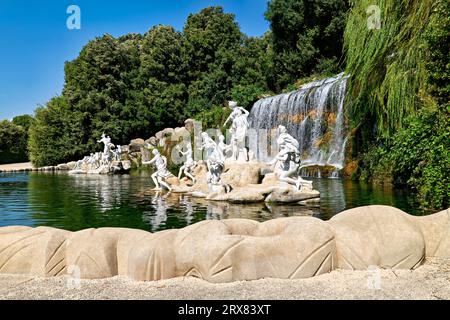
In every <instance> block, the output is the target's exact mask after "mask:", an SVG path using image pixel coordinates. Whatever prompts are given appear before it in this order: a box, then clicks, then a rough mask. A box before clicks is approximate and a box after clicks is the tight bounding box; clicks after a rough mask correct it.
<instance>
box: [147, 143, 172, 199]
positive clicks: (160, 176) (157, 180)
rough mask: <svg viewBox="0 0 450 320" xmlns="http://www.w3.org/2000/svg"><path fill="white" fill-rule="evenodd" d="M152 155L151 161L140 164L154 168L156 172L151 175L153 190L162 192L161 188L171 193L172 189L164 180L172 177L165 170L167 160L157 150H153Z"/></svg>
mask: <svg viewBox="0 0 450 320" xmlns="http://www.w3.org/2000/svg"><path fill="white" fill-rule="evenodd" d="M152 154H153V159H152V160H150V161H147V162H142V164H143V165H153V166H155V167H156V172H155V173H153V174H152V180H153V183H154V184H155V186H156V187H155V188H154V189H153V190H158V191H159V190H162V188H161V186H163V187H166V188H167V189H168V190H169V191H172V188H171V187H170V185H169V184H168V183H167V182H166V179H167V178H168V177H170V176H171V175H172V174H171V173H170V172H169V170H167V158H166V157H164V156H162V155H161V154H160V153H159V151H158V149H153V151H152Z"/></svg>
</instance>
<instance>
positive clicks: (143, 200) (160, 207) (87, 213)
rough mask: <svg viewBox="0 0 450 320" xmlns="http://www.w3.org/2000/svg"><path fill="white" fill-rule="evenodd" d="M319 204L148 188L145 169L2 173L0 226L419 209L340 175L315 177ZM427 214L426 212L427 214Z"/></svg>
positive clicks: (134, 224) (73, 226)
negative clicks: (225, 199)
mask: <svg viewBox="0 0 450 320" xmlns="http://www.w3.org/2000/svg"><path fill="white" fill-rule="evenodd" d="M314 187H315V188H316V189H318V190H319V191H320V192H321V195H322V198H321V202H320V205H317V206H314V207H305V206H301V205H283V206H268V205H266V204H264V203H260V204H252V205H233V204H229V203H222V202H210V201H206V200H201V199H193V198H190V197H189V196H186V195H177V194H171V195H167V193H162V194H156V193H155V192H153V191H150V189H151V188H152V184H151V182H150V177H149V173H139V172H135V173H132V174H131V175H123V176H100V175H90V176H86V175H78V176H70V175H68V174H63V173H59V174H58V173H55V174H53V173H29V174H28V173H20V174H0V226H11V225H26V226H51V227H56V228H62V229H66V230H73V231H75V230H81V229H85V228H98V227H124V228H138V229H143V230H148V231H158V230H164V229H171V228H181V227H184V226H186V225H190V224H193V223H196V222H198V221H202V220H205V219H228V218H247V219H253V220H257V221H266V220H270V219H275V218H279V217H288V216H304V215H306V216H314V217H318V218H321V219H325V220H326V219H329V218H331V217H332V216H333V215H335V214H337V213H339V212H341V211H343V210H346V209H350V208H354V207H359V206H364V205H371V204H383V205H390V206H394V207H397V208H400V209H402V210H404V211H406V212H408V213H410V214H414V215H422V214H425V213H424V212H421V211H420V210H417V209H416V208H417V207H416V206H415V205H414V204H413V203H412V202H411V201H410V197H409V196H408V194H407V193H406V192H405V191H399V190H392V189H380V188H374V187H372V186H369V185H366V184H360V183H355V182H352V181H346V180H340V179H317V180H315V181H314ZM428 213H431V212H427V213H426V214H428Z"/></svg>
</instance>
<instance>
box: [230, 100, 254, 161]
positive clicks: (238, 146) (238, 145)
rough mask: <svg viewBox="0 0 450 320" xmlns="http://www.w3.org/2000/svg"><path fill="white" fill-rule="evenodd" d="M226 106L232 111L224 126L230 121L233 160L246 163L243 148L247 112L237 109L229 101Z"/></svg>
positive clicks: (233, 102)
mask: <svg viewBox="0 0 450 320" xmlns="http://www.w3.org/2000/svg"><path fill="white" fill-rule="evenodd" d="M228 106H229V107H230V108H231V109H232V110H233V111H232V112H231V114H230V116H229V117H228V119H227V120H226V121H225V123H224V126H226V125H227V124H228V122H230V121H232V124H231V128H230V133H231V148H232V156H231V158H232V159H233V160H244V161H248V152H247V148H246V147H245V138H246V136H247V129H248V127H249V124H248V120H247V119H248V116H249V114H250V113H249V112H248V111H247V110H245V109H244V108H241V107H238V105H237V103H236V102H235V101H229V102H228Z"/></svg>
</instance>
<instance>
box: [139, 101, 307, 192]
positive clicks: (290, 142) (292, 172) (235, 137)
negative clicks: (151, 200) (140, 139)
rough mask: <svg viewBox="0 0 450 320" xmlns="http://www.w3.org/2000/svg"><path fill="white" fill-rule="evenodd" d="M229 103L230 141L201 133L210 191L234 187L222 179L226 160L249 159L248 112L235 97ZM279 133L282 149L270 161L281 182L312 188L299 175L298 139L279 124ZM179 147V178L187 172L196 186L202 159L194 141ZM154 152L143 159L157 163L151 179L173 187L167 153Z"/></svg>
mask: <svg viewBox="0 0 450 320" xmlns="http://www.w3.org/2000/svg"><path fill="white" fill-rule="evenodd" d="M228 105H229V108H230V109H231V110H232V111H231V114H230V116H229V117H228V118H227V120H226V121H225V126H228V125H229V127H230V129H229V132H230V133H231V138H230V144H227V143H226V141H225V140H226V139H225V136H224V135H222V134H220V135H218V137H217V141H216V140H214V139H213V138H212V137H211V136H210V135H209V134H208V133H207V132H202V133H201V150H203V158H204V159H205V160H204V163H205V164H206V168H207V173H206V176H205V181H204V182H206V184H207V186H208V192H209V193H213V192H217V191H218V190H223V191H224V192H225V193H228V192H230V191H231V190H232V187H231V186H230V185H228V184H227V183H224V182H223V180H222V174H223V173H224V170H225V167H226V165H227V163H228V164H234V165H237V166H239V165H244V164H246V163H247V164H248V163H249V153H248V150H247V148H246V146H245V144H246V137H247V130H248V127H249V123H248V116H249V112H248V111H247V110H245V109H244V108H241V107H239V106H238V105H237V103H236V102H234V101H230V102H229V103H228ZM277 136H278V138H277V140H276V142H277V145H278V147H279V152H278V154H277V155H276V156H275V157H274V159H273V160H272V161H271V162H270V163H269V165H270V166H271V167H272V170H273V172H274V174H275V176H276V178H277V179H278V181H279V183H280V184H281V185H282V186H284V187H289V188H293V189H294V190H296V191H299V192H301V191H312V189H313V186H312V182H311V181H307V180H304V179H302V178H301V177H300V175H299V167H300V163H301V160H300V151H299V143H298V141H297V140H296V139H295V138H294V137H293V136H292V135H290V134H289V133H288V132H287V129H286V128H285V127H284V126H279V127H278V129H277ZM183 149H184V150H185V151H183ZM176 150H177V152H178V153H179V154H180V155H181V156H182V157H183V158H184V163H183V165H182V166H181V168H180V170H179V173H178V180H180V179H182V177H183V176H185V177H186V179H187V181H189V185H188V186H190V187H192V186H195V185H196V183H197V182H198V181H197V178H196V176H195V172H194V171H195V168H196V167H197V165H198V164H199V163H198V162H197V161H194V158H193V147H192V145H191V141H190V140H189V141H188V142H184V144H183V148H181V145H178V146H177V147H176ZM152 153H153V156H154V157H153V159H152V160H151V161H147V162H143V164H149V165H154V166H155V168H156V172H155V173H153V175H152V180H153V182H154V184H155V186H156V188H155V190H161V188H166V189H167V190H169V191H172V187H171V185H170V183H169V182H168V181H167V180H168V178H171V177H173V176H172V174H171V173H170V172H169V170H168V169H167V159H166V157H164V156H162V155H161V154H160V152H159V151H158V150H157V149H153V152H152Z"/></svg>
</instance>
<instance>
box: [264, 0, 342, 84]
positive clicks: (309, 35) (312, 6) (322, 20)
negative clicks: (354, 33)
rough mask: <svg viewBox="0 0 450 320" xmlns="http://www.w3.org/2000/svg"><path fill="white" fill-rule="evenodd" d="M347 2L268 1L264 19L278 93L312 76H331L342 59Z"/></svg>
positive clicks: (325, 0)
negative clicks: (267, 22) (327, 74)
mask: <svg viewBox="0 0 450 320" xmlns="http://www.w3.org/2000/svg"><path fill="white" fill-rule="evenodd" d="M347 11H348V3H347V0H272V1H270V2H269V5H268V9H267V12H266V18H267V20H268V21H269V22H270V26H271V29H272V44H273V51H274V56H273V61H274V65H275V66H274V68H275V70H274V77H275V82H274V83H271V84H270V85H271V86H272V87H271V89H272V90H274V91H277V92H278V91H281V90H282V89H283V88H285V87H286V86H287V85H289V84H291V83H294V82H295V81H296V80H297V79H300V78H304V77H307V76H310V75H311V74H312V73H335V72H337V71H338V70H339V61H340V59H341V56H342V46H343V40H342V35H343V32H344V28H345V23H346V13H347Z"/></svg>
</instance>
